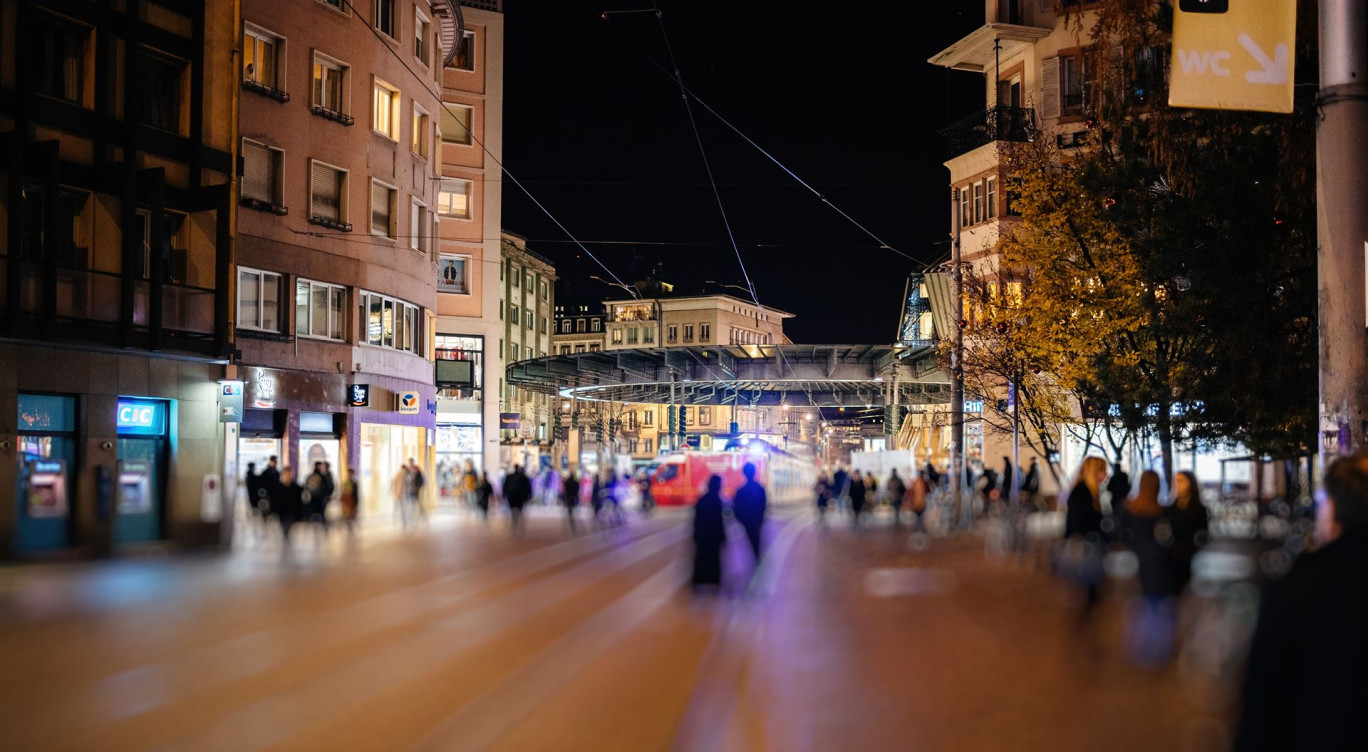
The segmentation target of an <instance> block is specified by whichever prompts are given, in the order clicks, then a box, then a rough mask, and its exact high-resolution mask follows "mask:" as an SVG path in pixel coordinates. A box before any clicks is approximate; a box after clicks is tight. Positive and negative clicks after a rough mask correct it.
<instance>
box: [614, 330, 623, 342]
mask: <svg viewBox="0 0 1368 752" xmlns="http://www.w3.org/2000/svg"><path fill="white" fill-rule="evenodd" d="M612 336H613V344H615V345H620V344H622V329H620V328H614V329H613V335H612Z"/></svg>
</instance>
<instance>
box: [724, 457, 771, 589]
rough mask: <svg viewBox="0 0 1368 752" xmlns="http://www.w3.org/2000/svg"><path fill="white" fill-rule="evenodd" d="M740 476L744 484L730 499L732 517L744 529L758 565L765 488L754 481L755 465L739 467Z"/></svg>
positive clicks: (763, 516) (763, 523) (765, 501)
mask: <svg viewBox="0 0 1368 752" xmlns="http://www.w3.org/2000/svg"><path fill="white" fill-rule="evenodd" d="M741 474H742V475H744V476H746V482H745V483H743V484H741V487H740V488H738V489H736V495H735V496H733V497H732V516H733V517H735V518H736V521H737V522H739V523H741V527H742V528H744V529H745V531H746V538H747V539H748V540H749V541H750V545H751V551H752V552H753V553H754V554H755V563H756V564H757V565H758V564H759V563H760V533H761V531H763V530H764V527H765V508H766V506H768V502H767V500H766V498H765V487H764V486H762V485H760V484H759V483H758V482H756V480H755V464H754V463H751V462H747V463H746V464H745V465H743V466H742V467H741ZM714 477H716V476H714Z"/></svg>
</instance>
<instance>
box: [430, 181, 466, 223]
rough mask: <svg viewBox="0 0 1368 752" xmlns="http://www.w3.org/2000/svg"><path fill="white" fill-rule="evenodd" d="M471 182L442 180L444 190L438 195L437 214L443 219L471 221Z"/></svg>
mask: <svg viewBox="0 0 1368 752" xmlns="http://www.w3.org/2000/svg"><path fill="white" fill-rule="evenodd" d="M470 187H471V182H470V181H469V180H457V179H454V178H442V188H441V190H440V191H438V193H437V213H438V214H439V215H441V216H443V217H456V218H457V219H470Z"/></svg>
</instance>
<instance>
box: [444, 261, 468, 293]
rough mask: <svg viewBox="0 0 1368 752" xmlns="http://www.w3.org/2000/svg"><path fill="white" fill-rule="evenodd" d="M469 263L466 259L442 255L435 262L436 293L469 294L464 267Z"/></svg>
mask: <svg viewBox="0 0 1368 752" xmlns="http://www.w3.org/2000/svg"><path fill="white" fill-rule="evenodd" d="M469 263H470V259H469V258H468V257H465V256H448V255H446V254H442V257H441V259H440V260H439V261H438V262H437V292H448V293H456V294H458V295H466V294H469V293H470V287H469V286H468V285H467V283H466V267H467V265H468V264H469Z"/></svg>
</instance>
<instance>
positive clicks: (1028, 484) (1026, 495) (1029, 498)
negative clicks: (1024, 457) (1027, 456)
mask: <svg viewBox="0 0 1368 752" xmlns="http://www.w3.org/2000/svg"><path fill="white" fill-rule="evenodd" d="M1039 493H1040V461H1039V460H1038V459H1037V458H1036V457H1032V458H1031V468H1030V469H1029V470H1027V471H1026V477H1024V478H1022V479H1021V505H1022V507H1024V508H1025V509H1027V510H1032V511H1039V507H1038V505H1037V502H1038V499H1037V498H1036V495H1037V494H1039Z"/></svg>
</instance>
